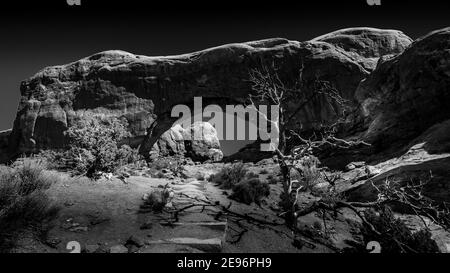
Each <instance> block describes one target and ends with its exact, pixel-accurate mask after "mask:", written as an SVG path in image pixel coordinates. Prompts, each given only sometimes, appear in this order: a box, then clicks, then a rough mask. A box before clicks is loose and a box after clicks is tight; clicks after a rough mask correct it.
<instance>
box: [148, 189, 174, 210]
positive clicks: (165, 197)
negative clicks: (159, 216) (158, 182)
mask: <svg viewBox="0 0 450 273" xmlns="http://www.w3.org/2000/svg"><path fill="white" fill-rule="evenodd" d="M172 196H173V193H172V192H171V191H170V190H169V189H168V187H167V186H165V187H162V188H157V189H155V190H153V191H151V192H150V193H148V194H146V195H144V197H143V199H144V204H143V205H142V206H141V209H151V210H152V211H154V212H161V211H162V210H163V209H164V207H165V206H166V205H167V203H168V202H170V199H171V198H172Z"/></svg>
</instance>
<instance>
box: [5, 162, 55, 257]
mask: <svg viewBox="0 0 450 273" xmlns="http://www.w3.org/2000/svg"><path fill="white" fill-rule="evenodd" d="M56 180H57V177H56V176H52V175H50V174H47V173H45V172H44V167H43V166H42V165H40V164H39V163H38V162H36V161H28V162H27V161H24V162H23V163H22V164H21V165H19V166H18V167H16V168H14V169H9V170H8V169H2V173H0V251H1V252H8V251H9V250H10V249H11V248H13V247H14V246H15V244H16V242H17V240H18V237H19V236H20V234H22V233H23V232H25V231H29V232H32V234H34V235H36V236H38V237H40V236H43V235H44V234H45V232H46V231H47V229H48V227H49V224H50V222H51V221H52V220H54V219H55V218H56V216H57V213H58V207H56V206H55V205H54V204H53V202H52V201H51V199H50V198H49V197H48V195H47V193H46V191H47V190H48V189H49V188H50V186H51V185H52V184H53V183H54V182H56Z"/></svg>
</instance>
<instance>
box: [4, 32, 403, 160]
mask: <svg viewBox="0 0 450 273" xmlns="http://www.w3.org/2000/svg"><path fill="white" fill-rule="evenodd" d="M410 42H411V39H410V38H408V37H407V36H406V35H404V34H403V33H401V32H399V31H394V30H379V29H371V28H353V29H346V30H342V31H337V32H333V33H331V34H327V35H324V36H321V37H318V38H316V39H313V40H311V41H306V42H297V41H289V40H286V39H281V38H275V39H268V40H261V41H254V42H248V43H238V44H229V45H224V46H219V47H215V48H211V49H207V50H203V51H199V52H194V53H190V54H185V55H179V56H169V57H147V56H140V55H134V54H131V53H127V52H123V51H106V52H101V53H98V54H94V55H92V56H89V57H87V58H84V59H81V60H79V61H76V62H73V63H70V64H67V65H61V66H53V67H48V68H45V69H43V70H42V71H40V72H38V73H37V74H36V75H34V76H33V77H31V78H30V79H28V80H26V81H24V82H22V84H21V100H20V104H19V107H18V111H17V117H16V119H15V122H14V128H13V131H12V133H11V136H10V141H9V155H10V156H14V155H18V154H20V153H28V152H34V151H37V150H39V149H43V148H60V147H64V146H65V145H66V140H65V138H64V135H63V132H64V131H65V130H66V129H67V128H68V127H69V126H71V120H72V117H73V114H74V112H75V111H81V110H88V111H96V112H102V113H105V114H108V115H115V116H123V117H126V119H127V120H128V122H129V130H130V132H131V133H132V134H133V136H134V137H135V142H134V143H135V144H136V145H141V151H143V153H147V152H148V151H150V150H151V148H152V147H153V144H154V143H155V142H156V140H157V139H158V138H159V137H160V136H161V134H163V133H164V132H165V131H167V130H168V129H169V128H170V127H171V125H172V123H173V119H171V118H170V110H171V108H172V107H173V106H174V105H176V104H188V105H189V104H192V99H193V97H194V96H202V97H203V99H204V101H205V100H206V103H208V104H211V103H216V104H219V105H224V104H230V103H239V102H242V101H243V100H245V99H246V98H247V96H248V94H249V93H250V92H251V87H250V85H249V82H248V81H247V79H248V76H249V70H250V69H251V68H255V67H259V66H260V65H261V63H262V62H273V63H274V64H275V65H276V67H277V69H278V71H279V74H280V76H281V77H284V78H293V77H296V75H297V74H298V70H299V68H300V67H301V66H302V65H303V66H304V73H303V74H304V79H305V81H306V82H308V81H314V80H315V79H317V78H320V79H321V80H327V81H329V82H330V83H332V84H333V85H334V86H335V87H336V88H337V89H338V90H339V91H340V93H341V94H342V96H343V97H345V98H347V99H349V100H353V98H354V93H355V90H356V88H357V87H358V85H359V83H360V81H361V80H363V79H364V78H366V77H367V76H368V75H369V74H370V73H371V71H372V69H373V68H374V64H375V63H376V62H377V60H378V59H379V58H380V57H383V56H385V55H392V54H399V53H401V52H402V51H403V50H404V49H405V48H407V47H408V46H409V44H410ZM305 91H306V92H313V91H312V90H305ZM292 104H293V105H295V102H292ZM296 118H297V119H298V120H301V121H302V122H303V123H304V124H305V126H306V127H308V126H313V125H314V123H315V122H317V121H321V120H325V121H330V120H331V119H332V118H333V117H332V116H331V111H330V109H329V107H328V106H327V103H325V102H323V101H320V99H319V100H316V101H313V102H312V103H311V104H310V105H309V106H308V107H307V108H306V109H305V111H303V112H301V113H298V115H297V117H296ZM155 120H156V121H157V123H155V124H154V126H152V130H151V131H149V132H148V135H147V136H146V133H147V129H148V128H149V127H151V124H153V122H154V121H155Z"/></svg>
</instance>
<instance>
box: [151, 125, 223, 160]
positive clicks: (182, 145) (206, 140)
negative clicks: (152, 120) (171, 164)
mask: <svg viewBox="0 0 450 273" xmlns="http://www.w3.org/2000/svg"><path fill="white" fill-rule="evenodd" d="M151 152H152V153H154V154H157V155H159V156H181V157H185V156H186V157H190V158H192V159H193V160H195V161H212V162H217V161H220V160H222V158H223V153H222V151H221V150H220V142H219V138H218V136H217V131H216V129H215V128H214V127H213V126H212V125H211V124H210V123H208V122H195V123H194V124H192V125H191V126H190V127H189V128H186V129H184V128H183V127H181V125H179V124H177V125H175V126H173V127H172V128H170V129H169V130H168V131H166V132H165V133H164V134H162V135H161V137H160V138H159V139H158V141H157V142H156V143H155V144H154V145H153V148H152V150H151Z"/></svg>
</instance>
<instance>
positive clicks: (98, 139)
mask: <svg viewBox="0 0 450 273" xmlns="http://www.w3.org/2000/svg"><path fill="white" fill-rule="evenodd" d="M126 128H127V122H126V120H119V119H118V118H116V117H112V116H105V115H95V114H92V113H88V112H85V113H83V114H78V115H77V116H76V118H75V120H74V122H73V125H72V126H71V127H69V129H68V130H67V131H66V132H65V134H66V136H67V138H68V140H69V146H70V148H69V150H68V151H65V152H64V153H63V154H62V155H60V156H59V157H60V159H61V160H63V161H64V163H63V165H66V166H68V167H69V168H70V169H72V170H74V171H75V172H76V173H78V174H86V175H87V176H88V177H92V178H97V177H98V176H99V174H100V173H101V172H107V173H110V172H114V171H115V170H117V169H118V168H119V167H120V166H123V165H125V164H129V163H132V162H134V161H137V160H139V155H138V153H137V151H135V150H133V149H132V148H130V147H129V146H128V145H120V142H121V141H122V140H124V139H125V138H127V137H129V136H130V133H129V132H128V131H127V129H126Z"/></svg>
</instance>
